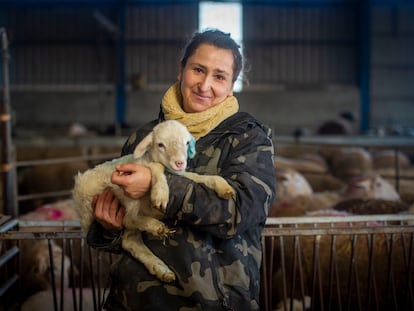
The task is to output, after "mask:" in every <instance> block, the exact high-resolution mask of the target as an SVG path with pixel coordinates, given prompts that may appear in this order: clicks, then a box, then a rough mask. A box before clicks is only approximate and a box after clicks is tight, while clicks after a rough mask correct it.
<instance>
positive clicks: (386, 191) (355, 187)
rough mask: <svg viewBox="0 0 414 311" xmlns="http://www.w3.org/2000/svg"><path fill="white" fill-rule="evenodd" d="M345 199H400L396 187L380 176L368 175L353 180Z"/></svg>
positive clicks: (346, 191)
mask: <svg viewBox="0 0 414 311" xmlns="http://www.w3.org/2000/svg"><path fill="white" fill-rule="evenodd" d="M345 197H346V198H349V199H352V198H369V199H383V200H392V201H396V200H399V199H400V196H399V194H398V192H397V191H396V189H395V188H394V186H393V185H392V184H390V183H389V182H388V181H386V180H385V179H384V178H382V177H381V176H380V175H378V174H366V175H361V176H356V177H354V178H352V179H351V180H350V182H349V184H348V186H347V188H346V190H345Z"/></svg>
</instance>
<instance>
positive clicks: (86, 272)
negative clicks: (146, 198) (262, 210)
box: [0, 215, 414, 311]
mask: <svg viewBox="0 0 414 311" xmlns="http://www.w3.org/2000/svg"><path fill="white" fill-rule="evenodd" d="M3 220H4V222H3V224H2V226H1V227H0V243H1V257H0V276H1V281H2V286H1V288H0V294H1V295H0V296H1V297H2V298H1V303H2V304H0V306H1V307H3V308H4V310H15V309H13V308H17V307H20V306H19V305H20V303H21V302H22V301H20V300H19V295H18V294H16V292H17V293H20V290H21V287H22V286H24V285H25V284H23V282H24V275H21V274H19V273H20V272H19V269H21V261H22V259H21V258H20V259H18V258H19V257H18V256H15V255H16V254H18V253H19V250H20V249H21V248H22V247H23V246H22V243H23V242H24V241H26V242H27V241H30V242H31V243H34V242H35V241H47V249H48V256H47V260H48V263H49V265H50V266H51V267H59V266H60V267H61V269H57V270H56V268H55V269H50V270H48V271H47V273H48V274H49V276H48V279H49V281H50V284H51V285H52V288H51V289H50V290H49V293H50V295H49V296H48V297H47V299H49V301H44V303H48V304H49V305H50V306H53V308H51V310H63V309H62V308H63V306H64V305H65V306H67V305H70V306H72V308H73V310H82V309H83V310H88V311H89V310H100V308H101V307H102V302H103V299H104V296H105V287H106V286H107V284H106V280H107V272H108V269H107V268H108V264H110V263H111V262H112V260H114V257H111V256H109V254H107V253H100V252H97V251H96V250H92V249H90V248H89V247H88V246H87V245H86V243H85V240H84V238H85V237H84V234H83V233H82V232H81V231H80V227H79V223H78V222H67V221H66V222H30V221H17V220H13V219H3ZM54 245H59V246H60V247H61V249H62V250H63V251H62V252H61V253H58V254H59V256H56V255H55V254H56V252H55V250H54V248H53V247H54ZM262 246H263V260H262V291H261V292H262V297H261V299H262V300H261V308H262V310H265V311H270V310H339V311H341V310H351V309H352V310H361V311H362V310H363V311H369V310H387V311H389V310H413V309H414V288H413V286H414V259H413V256H414V216H412V215H411V216H408V215H375V216H347V217H317V218H316V217H300V218H293V217H292V218H269V219H268V221H267V224H266V227H265V229H264V231H263V238H262ZM21 255H23V254H21ZM26 255H27V254H26ZM65 259H68V260H69V261H70V264H71V266H74V267H76V269H70V270H69V273H67V275H65V274H63V272H62V274H61V275H58V274H57V272H59V271H64V269H63V266H64V262H65ZM65 280H66V281H67V282H69V284H70V286H69V287H68V288H66V289H63V287H62V284H65V282H66V281H65ZM6 297H7V299H5V298H6ZM13 297H14V298H15V301H12V298H13ZM82 297H83V298H82ZM87 299H89V303H90V305H88V306H87V308H91V309H85V308H86V307H85V301H87ZM12 302H13V303H12ZM91 306H93V307H91ZM6 307H7V308H9V309H7V308H6ZM33 308H34V306H33ZM2 310H3V309H2Z"/></svg>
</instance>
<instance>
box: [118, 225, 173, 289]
mask: <svg viewBox="0 0 414 311" xmlns="http://www.w3.org/2000/svg"><path fill="white" fill-rule="evenodd" d="M122 247H123V248H124V249H125V250H127V251H129V252H130V253H131V254H132V256H134V257H135V258H136V259H138V260H139V261H140V262H142V264H143V265H144V266H145V267H146V268H147V269H148V271H149V273H151V274H152V275H155V276H156V277H157V278H158V279H160V280H161V281H163V282H167V283H170V282H173V281H174V280H175V274H174V272H172V271H171V270H170V268H168V267H167V265H166V264H165V263H164V262H163V261H162V260H161V259H160V258H158V257H157V256H155V255H154V253H153V252H151V250H150V249H149V248H148V247H147V246H146V245H145V243H144V241H143V240H142V236H141V232H139V231H132V230H125V232H124V235H123V236H122Z"/></svg>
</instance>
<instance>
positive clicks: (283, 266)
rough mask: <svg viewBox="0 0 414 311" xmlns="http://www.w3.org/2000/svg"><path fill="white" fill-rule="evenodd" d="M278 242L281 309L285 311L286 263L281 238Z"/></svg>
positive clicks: (281, 237)
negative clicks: (280, 272)
mask: <svg viewBox="0 0 414 311" xmlns="http://www.w3.org/2000/svg"><path fill="white" fill-rule="evenodd" d="M279 242H280V267H281V269H282V281H283V285H282V290H283V297H282V301H283V308H284V309H285V310H286V299H287V280H286V261H285V243H284V239H283V236H280V237H279Z"/></svg>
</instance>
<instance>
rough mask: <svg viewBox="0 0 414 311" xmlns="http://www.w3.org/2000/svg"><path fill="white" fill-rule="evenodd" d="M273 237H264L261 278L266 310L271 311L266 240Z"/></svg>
mask: <svg viewBox="0 0 414 311" xmlns="http://www.w3.org/2000/svg"><path fill="white" fill-rule="evenodd" d="M271 238H273V237H269V238H268V237H262V268H261V278H262V288H261V293H262V294H261V295H262V301H263V303H264V306H265V309H264V311H270V308H269V301H268V293H269V290H268V283H267V281H268V279H267V276H268V274H269V272H268V271H267V263H268V261H267V249H266V240H267V239H271Z"/></svg>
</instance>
